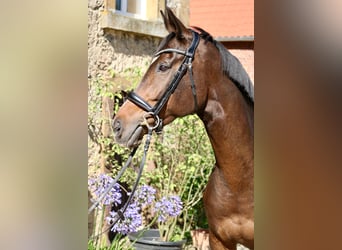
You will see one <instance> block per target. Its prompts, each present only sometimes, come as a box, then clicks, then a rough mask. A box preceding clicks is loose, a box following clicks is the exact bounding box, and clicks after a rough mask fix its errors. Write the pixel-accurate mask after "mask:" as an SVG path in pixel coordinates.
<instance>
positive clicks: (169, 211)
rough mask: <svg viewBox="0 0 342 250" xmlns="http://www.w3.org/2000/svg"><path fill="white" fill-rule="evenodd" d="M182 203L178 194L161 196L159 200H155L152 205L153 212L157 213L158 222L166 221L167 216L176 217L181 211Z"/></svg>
mask: <svg viewBox="0 0 342 250" xmlns="http://www.w3.org/2000/svg"><path fill="white" fill-rule="evenodd" d="M182 208H183V203H182V201H181V199H180V198H179V196H177V195H172V196H168V197H162V198H161V200H160V201H158V202H156V205H155V207H154V210H155V212H157V213H158V214H159V216H158V222H166V220H167V219H168V218H169V217H176V216H178V215H180V213H181V212H182Z"/></svg>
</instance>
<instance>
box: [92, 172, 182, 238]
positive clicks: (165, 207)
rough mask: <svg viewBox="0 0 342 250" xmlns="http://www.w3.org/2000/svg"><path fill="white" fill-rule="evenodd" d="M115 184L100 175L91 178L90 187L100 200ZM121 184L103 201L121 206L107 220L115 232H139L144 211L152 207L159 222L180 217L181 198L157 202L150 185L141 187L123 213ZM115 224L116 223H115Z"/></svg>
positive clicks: (108, 178) (170, 197)
mask: <svg viewBox="0 0 342 250" xmlns="http://www.w3.org/2000/svg"><path fill="white" fill-rule="evenodd" d="M112 182H113V178H111V177H110V176H108V175H105V174H100V175H99V177H98V178H90V179H89V180H88V186H89V189H90V191H91V192H92V193H93V194H95V196H96V197H97V198H98V197H100V196H101V194H102V193H103V192H104V191H105V190H106V189H107V188H108V187H109V185H110V184H111V183H112ZM123 191H124V190H123V189H122V188H120V185H119V184H115V185H114V187H113V188H112V189H111V190H110V191H109V193H108V194H107V195H106V196H105V198H104V200H103V201H102V204H103V205H110V204H115V205H116V206H117V205H121V206H117V207H119V208H120V207H121V208H120V209H119V210H118V211H111V212H110V213H109V216H108V217H107V218H106V220H107V222H108V224H109V225H112V224H113V225H112V228H111V230H112V231H113V232H119V233H121V234H129V233H132V232H137V231H138V230H139V228H140V227H141V226H142V224H143V217H142V214H141V212H142V209H143V208H144V207H146V206H151V207H152V208H153V211H154V213H155V214H156V216H158V218H156V219H157V221H158V222H161V223H163V222H166V221H167V219H168V218H172V217H176V216H178V215H179V214H180V213H181V211H182V205H183V204H182V201H181V199H180V197H179V196H177V195H172V196H165V197H162V198H161V199H160V200H159V201H156V190H155V189H154V188H153V187H151V186H148V185H142V186H139V187H138V188H137V190H136V192H135V193H134V195H133V198H132V200H131V202H130V204H129V205H128V207H127V209H126V210H125V211H124V212H123V211H122V210H123V209H122V207H123V206H124V203H123V202H122V201H121V199H122V192H123ZM114 222H115V223H114Z"/></svg>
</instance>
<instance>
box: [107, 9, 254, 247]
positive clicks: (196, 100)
mask: <svg viewBox="0 0 342 250" xmlns="http://www.w3.org/2000/svg"><path fill="white" fill-rule="evenodd" d="M161 14H162V17H163V20H164V24H165V27H166V29H167V31H168V32H169V34H168V35H167V36H166V37H165V38H164V39H163V40H162V42H161V44H160V45H159V47H158V49H157V53H156V54H155V60H153V62H152V64H151V65H150V66H149V68H148V70H147V72H146V73H145V75H144V77H143V78H142V80H141V82H140V83H139V85H138V87H137V88H136V89H135V90H134V92H131V93H129V94H128V100H127V101H126V102H125V103H124V104H123V105H122V106H121V108H120V109H119V111H118V112H117V114H116V115H115V117H114V120H113V131H114V137H115V140H116V141H117V142H118V143H120V144H122V145H125V146H126V147H130V148H133V147H136V146H137V145H139V143H140V142H141V139H142V138H143V136H144V134H146V133H147V132H150V131H151V130H161V129H162V127H163V126H165V125H167V124H169V123H171V122H172V121H173V120H174V119H176V118H177V117H183V116H186V115H189V114H193V113H196V114H197V115H198V117H199V118H200V119H201V120H202V121H203V123H204V126H205V128H206V131H207V133H208V136H209V139H210V142H211V145H212V147H213V150H214V154H215V159H216V164H215V166H214V170H213V172H212V174H211V176H210V179H209V182H208V184H207V186H206V189H205V191H204V194H203V199H204V207H205V211H206V215H207V219H208V224H209V242H210V247H211V249H213V250H217V249H236V245H237V244H238V243H239V244H242V245H244V246H246V247H248V248H250V249H253V248H254V182H253V179H254V164H253V161H254V148H253V141H254V125H253V124H254V87H253V83H252V82H251V80H250V79H249V77H248V75H247V73H246V71H245V70H244V69H243V67H242V65H241V63H240V62H239V61H238V60H237V59H236V57H234V56H233V55H232V54H230V53H229V52H228V51H227V50H226V49H225V48H224V46H223V45H222V44H221V43H219V42H217V41H215V40H214V39H213V38H212V37H211V36H210V35H209V34H208V33H207V32H205V31H204V30H202V29H200V28H195V30H196V31H194V30H193V29H187V28H186V27H185V26H184V25H183V23H182V22H181V21H180V20H179V19H178V18H177V17H176V16H175V15H174V14H173V12H172V11H171V10H170V9H169V8H166V11H165V13H163V12H161Z"/></svg>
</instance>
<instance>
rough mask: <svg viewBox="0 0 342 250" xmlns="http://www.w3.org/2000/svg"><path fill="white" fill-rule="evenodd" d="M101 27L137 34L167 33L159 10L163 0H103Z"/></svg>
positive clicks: (162, 5)
mask: <svg viewBox="0 0 342 250" xmlns="http://www.w3.org/2000/svg"><path fill="white" fill-rule="evenodd" d="M104 3H105V4H104V7H105V8H104V11H102V12H101V16H102V18H101V27H102V28H106V29H114V30H121V31H126V32H133V33H138V34H144V35H150V36H155V37H163V36H165V35H167V33H166V31H165V27H164V24H163V21H162V18H161V15H160V13H159V10H164V9H165V0H104Z"/></svg>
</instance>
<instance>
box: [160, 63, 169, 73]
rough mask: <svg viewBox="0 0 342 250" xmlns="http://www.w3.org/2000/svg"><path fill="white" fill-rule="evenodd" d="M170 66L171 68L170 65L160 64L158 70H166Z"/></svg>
mask: <svg viewBox="0 0 342 250" xmlns="http://www.w3.org/2000/svg"><path fill="white" fill-rule="evenodd" d="M169 68H170V66H169V65H166V64H160V65H159V67H158V71H161V72H165V71H166V70H168V69H169Z"/></svg>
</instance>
